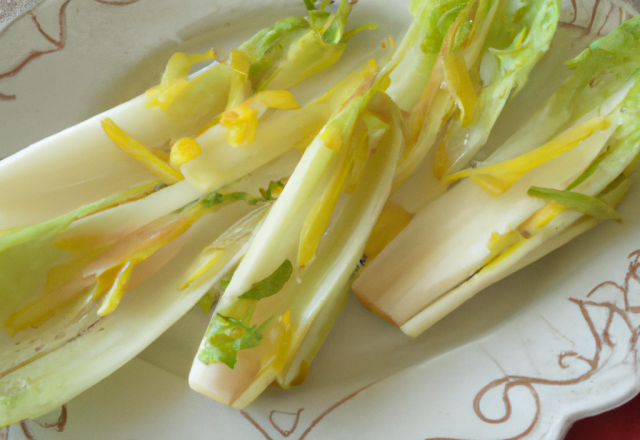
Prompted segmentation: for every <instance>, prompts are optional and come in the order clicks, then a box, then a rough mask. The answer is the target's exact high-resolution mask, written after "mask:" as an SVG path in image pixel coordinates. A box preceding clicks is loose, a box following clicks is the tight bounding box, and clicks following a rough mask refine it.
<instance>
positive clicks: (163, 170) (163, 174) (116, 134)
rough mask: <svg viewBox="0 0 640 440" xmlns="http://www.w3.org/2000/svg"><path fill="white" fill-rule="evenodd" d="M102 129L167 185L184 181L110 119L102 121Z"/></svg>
mask: <svg viewBox="0 0 640 440" xmlns="http://www.w3.org/2000/svg"><path fill="white" fill-rule="evenodd" d="M102 128H103V129H104V131H105V133H106V134H107V136H109V137H110V138H111V140H113V141H114V142H115V143H116V144H117V145H118V146H119V147H120V148H122V149H123V150H124V151H126V152H127V153H129V154H130V155H131V156H133V157H134V158H135V159H137V160H139V161H140V162H141V163H142V165H144V167H145V168H146V169H148V170H149V171H151V172H152V173H153V174H155V175H156V176H158V177H159V178H160V179H161V180H162V181H163V182H164V183H166V184H167V185H173V184H174V183H177V182H179V181H181V180H184V177H183V176H182V174H181V173H180V171H177V170H176V169H174V168H173V167H171V166H170V165H169V164H168V163H166V162H164V161H163V160H162V159H160V158H159V157H158V156H156V155H155V154H153V153H152V152H151V150H150V149H149V148H147V147H146V146H145V145H143V144H142V143H140V142H138V141H137V140H135V139H134V138H132V137H131V136H129V135H128V134H127V133H125V132H124V131H123V130H122V129H121V128H120V127H118V126H117V125H116V123H115V122H113V121H112V120H111V119H109V118H106V119H104V120H103V121H102Z"/></svg>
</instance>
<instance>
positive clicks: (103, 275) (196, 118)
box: [0, 1, 370, 426]
mask: <svg viewBox="0 0 640 440" xmlns="http://www.w3.org/2000/svg"><path fill="white" fill-rule="evenodd" d="M349 10H350V7H349V5H348V3H347V2H346V1H345V2H342V4H341V6H340V8H339V11H338V14H339V16H336V15H334V14H329V13H328V12H327V13H324V12H325V11H322V12H323V13H324V14H322V17H315V18H314V21H313V22H311V21H308V20H306V19H303V18H300V17H293V18H290V19H286V20H283V21H281V22H278V23H277V24H276V26H274V27H273V28H271V29H267V30H264V31H261V32H260V33H258V34H257V35H256V36H254V37H253V38H252V39H250V40H249V41H248V42H246V43H245V44H243V45H242V46H241V47H240V48H239V49H237V50H236V51H234V52H232V55H231V56H230V57H229V58H228V59H226V60H224V61H222V62H221V63H219V64H216V63H214V64H213V65H212V66H210V67H209V68H207V69H204V70H203V71H201V72H199V73H198V74H196V75H193V76H188V73H189V70H190V69H191V67H192V65H193V64H195V63H197V62H201V61H206V60H209V59H212V58H213V53H212V52H209V53H207V54H204V55H185V54H177V55H176V56H174V57H173V58H172V59H171V60H170V62H169V64H168V65H167V68H166V70H165V74H164V76H163V79H162V82H161V84H160V85H159V86H157V87H154V88H153V89H151V90H150V91H149V92H148V93H147V95H146V96H144V97H139V98H136V99H134V100H132V101H130V102H128V103H125V104H123V105H121V106H119V107H117V108H115V109H112V110H110V111H108V112H106V113H104V114H102V115H98V116H96V117H94V118H92V119H90V120H88V121H86V122H84V123H82V124H79V125H78V126H76V127H72V128H71V129H68V130H66V131H64V132H62V133H60V134H58V135H55V136H52V137H51V138H48V139H45V140H44V141H41V142H40V143H38V144H36V145H34V146H32V147H30V148H28V149H27V150H25V151H23V152H21V153H19V154H17V155H15V156H13V157H11V158H8V159H7V160H4V161H3V162H2V164H1V165H0V176H1V177H0V184H1V185H2V188H3V190H5V191H3V199H2V203H3V210H2V215H1V218H0V226H1V227H2V228H3V230H2V231H1V232H0V240H1V241H2V244H0V260H1V261H2V265H1V267H0V281H1V285H2V289H1V290H0V295H2V304H3V305H2V308H1V310H0V318H2V322H3V326H4V327H5V328H6V330H7V332H2V334H1V335H0V346H1V347H2V351H3V354H2V357H1V358H2V361H1V365H0V426H5V425H8V424H11V423H16V422H18V421H20V420H23V419H25V418H33V417H37V416H39V415H42V414H44V413H46V412H48V411H50V410H52V409H55V408H56V407H58V406H60V405H61V404H63V403H66V402H67V401H68V400H69V399H71V398H72V397H74V396H75V395H77V394H78V393H80V392H81V391H83V390H84V389H86V388H87V387H89V386H91V385H93V384H94V383H96V382H97V381H99V380H100V379H102V378H103V377H105V376H106V375H108V374H110V373H111V372H112V371H114V370H115V369H116V368H118V367H119V366H121V365H122V364H123V363H124V362H126V361H127V360H129V359H131V358H132V357H133V356H134V355H136V354H137V353H138V352H139V351H140V350H142V349H143V348H144V347H145V346H146V345H148V344H149V343H150V342H151V341H152V340H153V339H154V338H156V337H157V336H158V335H160V334H161V333H162V331H164V330H165V329H166V328H168V327H169V326H170V325H171V324H172V323H173V322H175V320H177V319H178V318H179V317H180V316H181V315H182V314H184V313H185V312H186V311H188V310H189V308H191V307H192V306H193V305H194V304H195V303H196V302H197V301H198V300H199V299H200V298H201V297H202V296H203V294H204V293H205V292H206V290H207V287H204V286H203V287H200V288H195V287H194V288H191V289H190V290H189V291H188V292H182V293H181V292H180V288H182V287H183V286H182V284H183V282H184V280H183V279H182V278H183V275H184V273H185V271H186V269H187V267H188V264H189V262H190V261H192V260H193V258H194V255H196V254H197V251H198V250H199V249H201V244H200V243H202V242H203V241H211V240H212V239H213V238H216V237H219V236H220V234H222V233H223V232H224V231H225V229H227V228H229V227H230V226H232V225H233V224H234V223H235V222H237V221H238V220H239V219H241V218H242V216H244V215H246V214H248V213H249V212H250V211H251V210H252V209H254V208H252V207H251V205H254V204H256V203H271V200H272V194H271V191H269V190H266V192H265V193H264V194H263V195H260V192H259V189H261V188H264V189H266V188H270V184H269V182H270V181H277V180H278V179H281V178H283V177H287V176H289V175H290V174H291V172H292V169H293V167H294V166H295V163H296V161H297V160H298V158H299V153H298V152H296V151H293V152H292V153H288V154H280V155H277V156H274V157H273V158H271V159H275V160H271V161H270V163H269V164H268V166H266V167H261V165H262V163H258V164H257V165H255V166H253V167H252V168H251V169H250V170H243V171H240V172H236V173H235V174H234V177H233V178H232V179H227V180H225V179H221V181H222V182H223V183H221V184H220V185H219V186H218V187H216V188H213V189H212V191H207V192H204V193H203V192H201V191H199V190H198V189H197V188H194V187H193V186H192V185H191V184H190V183H189V182H188V181H180V180H181V178H182V174H181V173H180V172H179V171H178V170H176V168H178V167H180V166H182V165H183V164H184V163H188V162H189V161H190V160H191V159H193V157H196V156H197V155H198V154H199V153H198V149H197V148H195V145H194V143H193V142H192V140H193V138H192V137H185V136H194V135H196V133H197V132H198V131H201V130H202V129H203V127H204V128H205V129H206V128H207V127H206V125H207V124H208V123H209V122H210V121H211V120H214V119H215V117H216V115H219V114H223V112H225V111H228V110H232V109H233V108H235V107H236V105H237V104H238V103H240V105H241V104H243V103H244V102H247V101H248V100H251V99H254V97H258V96H260V97H265V96H267V97H268V96H272V95H269V94H270V93H272V91H271V90H269V89H270V87H275V86H277V87H281V88H286V87H291V86H293V85H294V84H296V83H297V82H299V81H302V80H303V79H305V78H306V77H308V76H309V75H312V74H313V73H315V72H317V71H319V70H320V69H323V68H325V67H328V66H329V65H331V64H332V63H333V62H335V61H336V60H337V59H338V58H339V56H340V55H341V53H342V51H344V47H345V42H346V40H347V39H348V38H350V36H352V35H353V34H354V32H357V31H358V30H356V31H354V32H351V33H345V32H344V26H345V24H346V17H347V15H348V13H349ZM316 15H317V14H316ZM322 20H324V22H322ZM321 23H326V24H327V26H326V28H327V29H328V30H330V31H331V32H328V31H327V29H324V27H323V28H322V29H323V31H325V32H324V34H321V33H318V30H317V26H319V25H320V24H321ZM367 27H370V26H367ZM325 34H326V36H325ZM309 54H315V55H313V56H311V57H309ZM302 67H304V68H302ZM256 92H257V93H256ZM278 96H282V95H278ZM276 97H277V96H276ZM256 99H257V98H256ZM275 101H276V102H282V101H281V100H280V101H278V99H275ZM260 102H262V103H264V104H265V105H267V106H271V107H273V106H274V105H272V104H273V102H274V99H270V100H269V99H266V100H264V99H263V100H262V101H260ZM277 105H280V104H277ZM285 107H286V108H291V105H290V104H285ZM114 142H115V144H114ZM169 143H173V144H174V146H175V147H176V148H174V151H172V153H174V154H172V155H171V157H170V158H169V157H165V155H164V154H163V152H162V151H161V150H162V149H163V148H166V146H167V144H169ZM116 144H117V146H116ZM118 146H120V147H121V149H124V150H125V152H126V153H129V154H126V153H125V152H123V151H121V150H120V149H119V148H118ZM295 146H296V145H290V146H289V148H291V147H295ZM301 146H304V142H302V145H301ZM134 156H135V157H134ZM278 156H280V157H278ZM169 160H170V162H169ZM267 161H269V160H267ZM267 161H265V162H264V163H266V162H267ZM52 164H58V165H59V166H58V165H57V166H52ZM143 165H144V166H143ZM165 165H166V166H165ZM145 168H146V169H145ZM172 170H176V172H174V171H172ZM149 171H151V172H149ZM250 171H253V172H252V173H250V174H248V173H249V172H250ZM157 177H161V178H162V180H164V184H161V182H159V181H158V180H157ZM231 180H233V181H234V182H235V183H233V185H231V186H225V185H227V184H228V183H231ZM43 181H45V182H47V189H46V191H43V190H42V187H41V185H38V184H37V182H43ZM79 182H82V185H78V184H77V183H79ZM166 184H169V185H170V186H168V187H166ZM220 186H225V188H223V189H220V188H219V187H220ZM114 194H115V195H114ZM105 197H106V198H105ZM45 201H46V203H44V202H45ZM43 203H44V205H46V206H48V207H51V209H48V210H42V209H41V208H42V206H43ZM263 209H266V208H263ZM205 214H206V215H205ZM175 255H180V256H181V258H178V259H173V257H174V256H175ZM169 260H172V262H171V264H170V265H168V266H166V267H164V266H165V264H166V263H167V262H168V261H169ZM160 267H164V269H163V271H162V272H161V273H157V271H158V269H159V268H160ZM129 290H133V293H132V294H131V295H129V294H127V295H126V297H125V299H126V301H124V303H122V304H121V303H120V300H121V299H122V295H123V294H124V293H125V292H126V291H129ZM132 335H135V337H132Z"/></svg>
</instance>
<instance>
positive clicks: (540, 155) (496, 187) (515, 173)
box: [444, 116, 611, 197]
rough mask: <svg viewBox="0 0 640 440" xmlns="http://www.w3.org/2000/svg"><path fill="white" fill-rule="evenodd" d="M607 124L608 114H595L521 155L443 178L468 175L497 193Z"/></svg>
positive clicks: (490, 192)
mask: <svg viewBox="0 0 640 440" xmlns="http://www.w3.org/2000/svg"><path fill="white" fill-rule="evenodd" d="M609 126H611V118H609V116H601V117H596V118H593V119H590V120H588V121H586V122H584V123H582V124H580V125H578V126H577V127H574V128H571V129H569V130H567V131H565V132H564V133H562V134H561V135H559V136H557V137H556V138H555V139H553V140H551V141H550V142H547V143H546V144H544V145H542V146H541V147H538V148H536V149H535V150H533V151H530V152H529V153H526V154H523V155H522V156H519V157H516V158H514V159H511V160H507V161H505V162H502V163H498V164H495V165H489V166H486V167H482V168H472V169H468V170H464V171H460V172H459V173H455V174H452V175H450V176H447V177H445V178H444V180H445V181H454V180H458V179H462V178H463V177H469V178H470V179H471V180H472V181H473V182H474V183H476V184H477V185H478V186H480V187H481V188H482V189H483V190H485V191H486V192H487V193H489V194H490V195H492V196H494V197H498V196H500V195H502V194H504V193H505V192H506V191H507V190H508V189H509V188H511V186H512V185H513V184H514V183H515V182H517V181H518V180H519V179H520V178H521V177H522V176H523V175H525V174H526V173H528V172H529V171H531V170H533V169H534V168H536V167H538V166H540V165H542V164H544V163H546V162H548V161H550V160H552V159H555V158H556V157H558V156H560V155H562V154H564V153H566V152H567V151H570V150H572V149H573V148H575V147H577V146H578V145H579V144H580V143H581V142H582V141H583V140H585V139H587V138H588V137H589V136H591V135H592V134H593V133H595V132H596V131H601V130H606V129H607V128H609Z"/></svg>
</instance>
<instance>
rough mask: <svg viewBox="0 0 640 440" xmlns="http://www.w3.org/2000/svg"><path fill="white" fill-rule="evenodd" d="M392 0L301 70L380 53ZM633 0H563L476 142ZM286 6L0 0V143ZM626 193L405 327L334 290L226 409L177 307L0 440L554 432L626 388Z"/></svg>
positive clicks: (631, 277) (632, 249)
mask: <svg viewBox="0 0 640 440" xmlns="http://www.w3.org/2000/svg"><path fill="white" fill-rule="evenodd" d="M407 3H408V2H406V1H402V2H400V1H398V2H386V1H383V0H361V1H360V2H359V3H358V4H357V6H356V7H355V8H354V11H353V19H352V23H353V24H358V23H364V22H367V21H375V22H377V23H378V24H379V25H380V29H379V30H378V31H377V32H376V33H371V34H369V35H367V36H366V37H362V38H359V39H357V40H356V39H354V41H353V43H352V44H351V45H350V47H349V48H348V49H347V52H346V54H345V58H344V60H341V61H340V63H339V64H338V65H337V66H336V68H335V69H333V73H331V74H330V75H326V77H323V78H320V79H317V81H316V79H313V80H312V81H310V82H311V83H313V84H314V86H313V87H316V88H317V89H318V90H320V89H321V88H322V87H324V85H326V84H328V83H330V81H331V80H332V79H334V78H336V77H338V76H339V75H340V73H341V72H345V71H347V70H349V69H351V68H352V67H353V66H355V65H357V63H359V62H361V61H362V60H364V59H366V58H369V57H378V58H379V57H380V56H383V55H384V53H385V52H384V50H383V49H382V48H381V47H380V41H381V40H382V39H384V38H386V36H387V35H392V36H393V37H394V38H395V39H396V40H399V39H400V38H401V37H402V34H403V32H404V29H406V27H407V25H408V23H409V22H410V19H411V17H410V15H409V13H408V10H407ZM635 6H636V4H635V3H634V2H633V1H629V2H627V3H625V2H622V1H612V0H572V1H567V2H566V4H563V15H562V22H563V23H562V25H561V26H560V30H559V32H558V34H557V36H556V38H555V39H554V43H553V45H552V49H551V50H550V52H549V54H548V55H547V56H546V57H545V58H544V59H543V61H542V62H541V63H540V65H539V66H538V67H536V69H535V70H534V71H533V73H532V78H531V79H530V81H529V83H528V84H527V86H526V88H525V89H524V90H523V92H522V93H521V94H520V95H518V96H517V97H516V98H515V99H513V100H512V101H511V102H510V103H509V104H508V105H507V108H506V109H505V111H504V116H503V117H501V119H500V120H499V122H498V125H497V126H496V129H495V132H494V133H493V134H492V137H491V139H490V142H499V141H500V139H504V138H505V137H506V136H507V135H509V134H510V133H511V132H512V131H514V128H515V127H517V125H518V124H519V123H520V122H521V121H523V120H524V119H525V118H526V117H527V116H528V115H530V114H531V113H532V112H533V111H534V110H535V108H536V107H537V106H538V105H539V104H540V103H541V102H542V101H543V99H544V98H545V97H546V96H548V95H549V94H550V91H551V90H553V88H554V87H557V85H559V84H560V83H561V82H562V80H563V79H564V78H565V77H566V76H567V74H568V72H564V70H563V69H562V68H559V67H558V66H561V65H562V64H561V63H562V61H563V60H566V59H569V58H570V57H571V56H573V55H575V54H577V53H579V51H580V50H582V49H583V48H584V47H586V46H587V44H588V43H589V42H590V41H592V40H593V38H595V37H597V36H598V35H603V34H606V33H607V32H609V31H610V30H611V29H613V28H614V27H615V26H616V25H617V24H619V23H620V22H621V21H624V20H626V19H627V18H628V17H630V16H631V15H634V14H636V9H635ZM34 7H35V8H34ZM30 8H34V9H32V10H31V9H30ZM302 12H303V6H302V2H297V1H293V0H263V1H261V2H258V1H255V0H253V1H252V0H243V1H240V0H238V1H234V2H223V1H221V0H188V1H187V0H185V1H184V2H176V1H172V0H114V1H110V0H109V1H108V0H44V1H43V2H39V1H38V0H35V1H34V0H23V1H18V0H13V1H11V0H0V121H2V123H1V130H0V157H6V156H9V155H10V154H13V153H14V152H16V151H18V150H20V149H22V148H25V147H27V146H28V145H30V144H31V143H33V142H35V141H37V140H39V139H42V138H44V137H46V136H48V135H50V134H53V133H55V132H57V131H60V130H62V129H64V128H66V127H69V126H71V125H73V124H76V123H78V122H80V121H82V120H84V119H86V118H88V117H90V116H93V115H95V114H97V113H100V112H101V111H104V110H106V109H108V108H110V107H112V106H114V105H116V104H118V103H120V102H122V101H125V100H127V99H130V98H132V97H134V96H136V95H138V94H140V93H142V92H143V91H144V90H146V89H147V88H148V87H150V86H152V85H153V84H154V83H155V82H157V81H158V79H159V77H160V75H161V73H162V70H163V67H164V64H165V63H166V60H167V59H168V58H169V56H170V55H171V54H172V53H173V52H175V51H177V50H180V51H202V50H206V49H209V48H210V47H214V48H215V49H216V50H217V51H218V53H226V52H227V51H228V50H229V48H231V47H233V45H234V44H235V43H237V42H238V41H241V40H242V39H243V38H244V37H246V36H248V35H251V34H253V33H254V32H255V30H257V29H259V28H261V27H265V26H267V25H269V23H271V22H273V21H274V20H275V19H277V18H281V17H285V16H287V15H290V14H292V13H297V14H301V13H302ZM387 50H388V49H387ZM323 81H324V82H323ZM298 92H299V93H300V94H301V95H304V94H305V93H306V94H308V95H309V96H311V95H312V94H313V93H314V90H313V89H309V88H308V87H307V89H304V88H301V89H300V90H299V91H298ZM45 184H46V183H45ZM2 190H3V189H2V188H0V191H2ZM637 197H640V185H635V186H634V187H633V188H632V189H631V193H630V194H629V196H628V198H627V200H626V202H624V203H623V204H622V205H621V206H620V209H619V211H620V213H621V214H622V216H623V217H624V221H623V222H621V223H615V222H605V223H604V224H602V225H600V226H599V227H597V228H595V229H593V230H591V231H590V232H588V233H586V234H584V235H583V236H581V237H580V238H578V239H576V240H575V241H574V242H572V243H569V244H567V245H565V246H564V247H562V248H560V249H559V250H557V251H555V252H554V253H552V254H551V255H549V256H547V257H545V258H544V259H542V260H540V261H538V262H536V263H534V264H532V265H531V266H529V267H527V268H525V269H523V270H521V271H520V272H518V273H516V274H514V275H512V276H510V277H508V278H507V279H505V280H503V281H502V282H500V283H498V284H496V285H494V286H492V287H490V288H488V289H486V290H484V291H483V292H481V293H480V294H478V295H477V296H476V297H474V298H473V299H472V300H470V301H469V302H467V303H466V304H465V305H464V306H462V307H461V308H459V309H458V310H456V311H455V312H454V313H452V314H451V315H449V316H448V317H446V318H445V319H443V320H442V321H441V322H439V323H438V324H436V325H435V326H434V327H433V328H431V329H430V330H429V331H427V332H426V333H425V334H423V335H422V336H420V337H419V338H417V339H410V338H408V337H406V336H405V335H403V334H402V333H400V332H399V331H398V330H397V329H396V328H394V327H392V326H391V325H389V324H388V323H386V322H384V321H382V320H380V319H379V318H377V317H376V316H374V315H372V314H371V313H369V312H368V311H366V310H364V309H363V308H362V307H361V306H360V305H359V304H358V303H357V302H356V301H355V300H350V301H349V303H348V304H347V306H346V309H345V311H344V312H343V313H342V315H341V317H340V319H339V320H338V322H337V324H336V326H335V328H334V329H333V331H332V332H331V334H330V336H329V338H328V340H327V341H326V343H325V345H324V346H323V348H322V349H321V351H320V353H319V354H318V356H317V358H316V360H315V361H314V364H313V365H312V369H311V373H310V374H309V376H308V378H307V380H306V381H305V383H304V384H302V385H301V386H299V387H296V388H294V389H291V390H288V391H283V390H279V389H275V388H271V389H269V390H268V391H267V392H266V393H265V394H264V395H263V396H261V397H260V398H259V399H258V400H257V401H256V402H255V403H253V404H252V405H250V406H249V407H248V408H247V409H246V410H244V411H237V410H233V409H230V408H227V407H225V406H223V405H221V404H218V403H217V402H214V401H211V400H209V399H207V398H205V397H203V396H201V395H199V394H197V393H195V392H194V391H191V390H190V389H189V387H188V385H187V380H186V378H187V375H188V372H189V367H190V365H191V361H192V359H193V356H194V353H195V351H196V349H197V346H198V344H199V342H200V338H201V335H202V332H203V331H204V329H205V328H206V326H207V323H208V317H207V316H205V315H204V314H203V313H202V312H201V311H200V310H199V309H198V310H196V309H194V310H192V311H190V312H189V313H188V314H187V315H186V316H185V317H184V318H182V319H181V320H180V321H178V322H177V323H176V324H175V325H174V326H173V327H171V328H170V329H169V330H168V331H167V332H166V333H165V334H164V335H163V336H161V337H160V338H159V339H158V340H157V341H156V342H154V343H153V344H152V345H151V346H150V347H148V348H147V349H146V350H145V351H143V352H142V353H141V354H140V355H139V356H138V357H136V358H135V359H133V360H132V361H131V362H129V363H127V364H126V365H125V366H124V367H122V368H121V369H120V370H118V371H117V372H116V373H114V374H113V375H111V376H109V377H108V378H106V379H105V380H103V381H102V382H100V383H99V384H98V385H96V386H94V387H93V388H91V389H89V390H88V391H86V392H85V393H83V394H81V395H80V396H78V397H77V398H75V399H73V400H72V401H70V402H69V403H68V404H67V405H65V406H64V407H63V408H61V409H60V410H58V411H56V412H54V413H51V414H49V415H46V416H44V417H42V418H40V419H38V420H28V421H23V422H22V423H20V424H18V425H14V426H11V427H8V428H4V429H2V430H0V439H2V440H5V439H10V440H17V439H24V438H26V439H39V440H44V439H51V440H54V439H59V440H71V439H87V438H91V439H94V440H101V439H122V440H127V439H131V440H135V439H140V440H142V439H151V438H153V439H157V440H165V439H166V440H169V439H177V438H189V439H213V438H216V439H217V438H220V439H237V438H242V439H256V440H262V439H272V440H277V439H296V440H301V439H309V440H311V439H326V438H334V439H358V438H362V439H364V438H366V439H390V438H393V439H398V438H402V439H414V438H415V439H436V438H439V439H443V438H445V439H456V440H457V439H460V440H462V439H472V440H484V439H523V438H526V439H548V440H552V439H561V438H562V437H563V435H564V433H566V431H567V430H568V428H569V427H570V425H571V423H572V422H573V421H575V420H577V419H579V418H582V417H585V416H589V415H593V414H596V413H600V412H603V411H605V410H607V409H610V408H613V407H615V406H617V405H620V404H622V403H624V402H625V401H627V400H628V399H630V398H631V397H633V396H634V395H635V394H637V393H638V391H640V372H639V371H638V361H639V358H638V353H637V349H638V337H639V335H640V205H639V204H637V203H634V202H633V200H635V198H637ZM463 251H464V250H461V252H463Z"/></svg>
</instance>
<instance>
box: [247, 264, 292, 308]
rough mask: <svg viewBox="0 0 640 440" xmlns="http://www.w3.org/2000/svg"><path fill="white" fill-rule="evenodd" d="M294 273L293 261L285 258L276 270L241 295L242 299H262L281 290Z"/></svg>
mask: <svg viewBox="0 0 640 440" xmlns="http://www.w3.org/2000/svg"><path fill="white" fill-rule="evenodd" d="M292 273H293V265H292V264H291V261H289V260H284V262H283V263H282V264H281V265H280V267H278V268H277V269H276V270H275V272H273V273H272V274H271V275H269V276H268V277H267V278H265V279H263V280H262V281H258V282H257V283H255V284H254V285H253V286H252V287H251V289H249V290H247V291H246V292H245V293H243V294H242V295H240V298H241V299H262V298H267V297H269V296H272V295H275V294H276V293H278V292H280V291H281V290H282V288H283V287H284V285H285V284H286V282H287V281H289V278H291V274H292Z"/></svg>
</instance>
